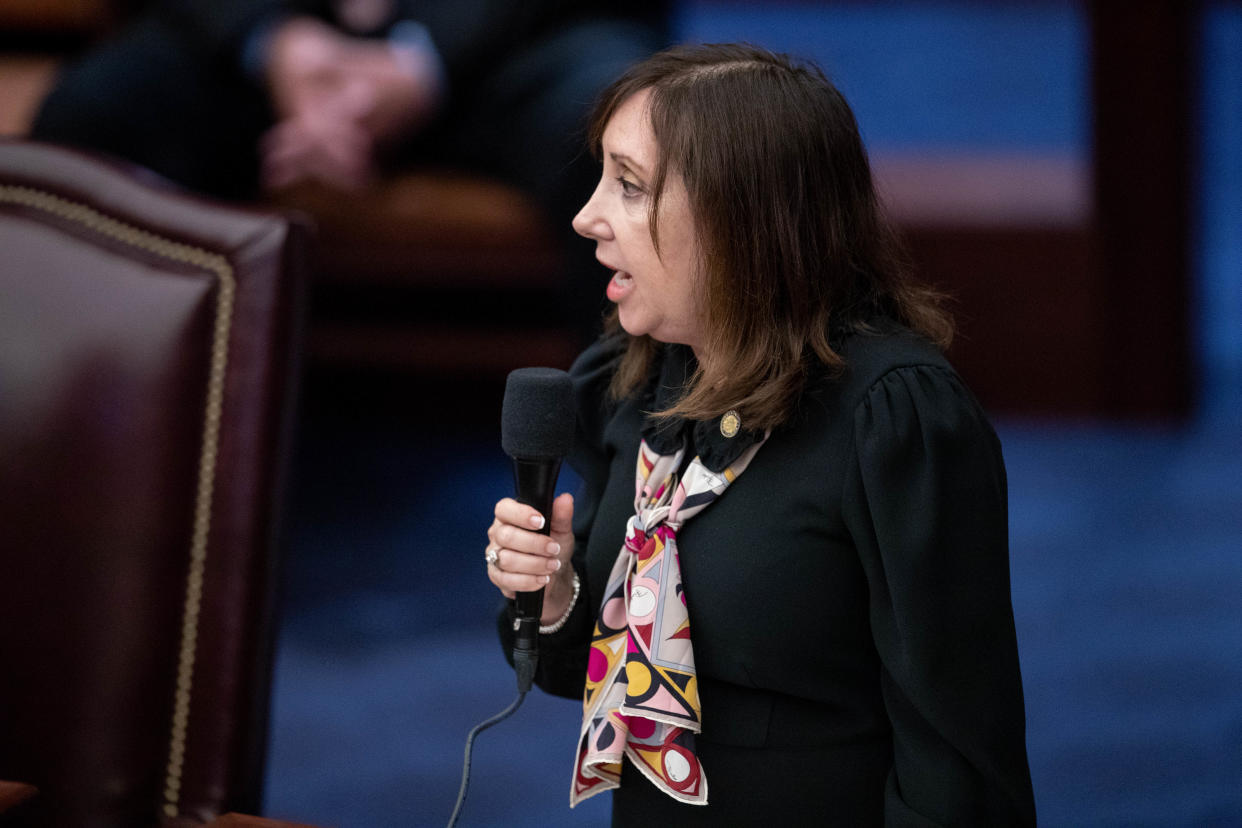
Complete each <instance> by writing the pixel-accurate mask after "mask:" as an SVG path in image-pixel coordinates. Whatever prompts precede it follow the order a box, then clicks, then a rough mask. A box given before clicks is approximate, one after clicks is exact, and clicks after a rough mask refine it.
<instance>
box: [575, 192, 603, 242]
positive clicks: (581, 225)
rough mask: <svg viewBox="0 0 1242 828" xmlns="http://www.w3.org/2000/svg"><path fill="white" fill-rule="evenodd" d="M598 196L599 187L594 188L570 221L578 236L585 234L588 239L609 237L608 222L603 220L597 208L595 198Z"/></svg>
mask: <svg viewBox="0 0 1242 828" xmlns="http://www.w3.org/2000/svg"><path fill="white" fill-rule="evenodd" d="M598 196H599V188H598V187H596V188H595V192H593V193H591V197H590V198H589V199H587V203H586V204H583V205H582V209H581V210H579V211H578V215H576V216H574V220H573V222H572V224H573V228H574V232H575V233H577V234H578V235H579V236H585V237H586V238H588V239H596V240H600V239H607V238H610V237H611V232H610V231H609V229H608V223H607V222H606V221H604V218H603V216H602V215H600V211H599V210H598V209H597V203H596V202H597V198H598Z"/></svg>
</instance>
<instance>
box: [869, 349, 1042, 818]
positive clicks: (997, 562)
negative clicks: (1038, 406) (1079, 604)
mask: <svg viewBox="0 0 1242 828" xmlns="http://www.w3.org/2000/svg"><path fill="white" fill-rule="evenodd" d="M854 420H855V422H854V428H855V441H854V442H855V450H856V452H855V453H856V460H857V465H856V467H855V468H854V469H853V471H852V473H851V474H850V475H849V476H848V477H849V480H848V482H847V490H846V496H845V518H846V521H847V525H848V526H849V529H850V532H851V534H852V535H853V537H854V540H855V543H856V545H857V547H858V550H859V555H860V557H861V560H862V565H863V568H864V570H865V572H866V576H867V580H868V585H869V593H870V620H871V627H872V634H873V636H874V638H875V644H876V648H877V650H878V652H879V655H880V661H881V665H882V670H881V685H882V691H883V695H884V703H885V706H886V708H887V711H888V715H889V719H890V721H891V722H892V728H893V767H892V769H891V771H890V772H889V776H888V781H887V784H886V788H885V824H886V825H889V826H929V825H981V826H983V825H986V826H1008V825H1033V824H1034V823H1035V804H1034V797H1033V794H1032V791H1031V782H1030V770H1029V768H1028V765H1027V758H1026V740H1025V731H1026V724H1025V711H1024V707H1023V699H1022V679H1021V676H1020V674H1019V667H1018V653H1017V640H1016V635H1015V632H1014V622H1013V608H1012V603H1011V600H1010V591H1009V546H1008V516H1007V499H1006V498H1007V495H1006V479H1005V467H1004V461H1003V460H1002V457H1001V449H1000V442H999V440H998V439H997V437H996V434H995V432H994V431H993V430H992V428H991V426H990V425H989V424H988V422H987V420H986V418H985V417H984V415H983V412H982V411H981V410H980V407H979V405H978V404H977V403H976V402H975V400H974V398H973V396H971V394H970V392H969V391H967V390H966V388H965V387H964V386H963V385H962V384H961V381H960V380H959V379H958V377H957V376H956V374H954V373H953V372H952V371H951V370H950V369H947V368H943V367H935V366H918V367H908V368H899V369H896V370H893V371H890V372H889V373H887V374H885V375H884V376H883V377H881V378H880V379H879V380H878V381H877V382H876V383H875V384H874V385H873V386H871V388H870V389H869V390H868V392H867V393H866V395H865V396H864V398H863V399H862V401H861V402H860V403H859V404H858V406H857V408H856V410H855V417H854Z"/></svg>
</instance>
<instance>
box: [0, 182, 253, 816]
mask: <svg viewBox="0 0 1242 828" xmlns="http://www.w3.org/2000/svg"><path fill="white" fill-rule="evenodd" d="M0 202H7V203H9V204H16V205H19V206H23V207H27V208H30V209H33V210H39V211H41V212H44V213H48V214H50V215H53V216H57V217H59V218H61V219H64V220H67V221H71V222H74V223H75V224H79V225H81V226H83V227H85V228H86V229H88V230H91V231H93V232H95V233H98V234H100V235H102V236H106V237H108V238H110V239H113V240H115V241H119V242H121V243H122V244H126V245H128V246H130V247H134V248H137V249H139V250H144V251H147V252H149V253H154V254H155V255H157V256H161V257H163V258H165V259H170V260H172V261H175V262H181V263H184V264H189V265H192V266H194V267H199V268H202V269H203V270H206V271H208V272H209V273H212V274H214V275H215V276H216V278H217V279H218V280H219V286H220V290H219V294H218V296H217V299H216V319H215V326H214V329H213V331H212V345H211V365H210V370H209V373H208V378H207V409H206V413H205V417H204V422H203V442H202V451H201V454H200V457H199V466H198V485H197V489H196V493H195V499H194V529H193V534H192V537H191V540H190V568H189V573H188V575H187V577H186V585H185V603H184V606H183V613H182V622H181V646H180V652H179V655H178V660H177V689H176V693H175V695H174V704H173V718H172V735H171V738H170V740H169V748H168V766H167V768H166V770H165V777H164V814H165V815H166V816H169V817H176V816H178V815H179V814H180V809H179V807H178V804H179V801H180V795H181V776H182V771H183V768H184V764H185V744H186V731H187V729H188V727H189V720H190V697H191V693H192V690H193V680H194V655H195V650H196V646H197V642H198V621H199V613H200V610H201V606H202V597H203V572H204V570H205V569H206V564H207V533H208V530H209V529H210V528H211V501H212V494H213V491H214V487H215V473H216V454H217V449H218V446H219V440H220V414H221V410H222V409H223V406H224V371H225V368H226V367H227V365H228V348H229V331H230V326H231V325H232V317H233V293H234V289H235V287H236V281H235V279H234V276H233V266H232V265H231V264H229V261H228V259H227V258H225V257H224V256H222V255H220V254H218V253H212V252H210V251H207V250H204V249H202V248H198V247H193V246H191V245H188V244H182V243H180V242H176V241H172V240H171V239H166V238H163V237H161V236H157V235H155V234H154V233H150V232H148V231H146V230H140V229H139V228H137V227H134V226H132V225H129V224H125V223H124V222H122V221H118V220H116V219H114V218H111V217H109V216H107V215H104V214H103V213H100V212H99V211H97V210H94V209H92V208H90V207H88V206H86V205H85V204H79V203H77V202H73V201H69V200H67V199H64V198H61V197H60V196H56V195H53V194H51V193H47V192H43V191H41V190H36V189H34V188H31V187H23V186H14V185H0Z"/></svg>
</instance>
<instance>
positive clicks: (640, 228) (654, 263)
mask: <svg viewBox="0 0 1242 828" xmlns="http://www.w3.org/2000/svg"><path fill="white" fill-rule="evenodd" d="M649 96H650V93H649V92H648V91H647V90H643V91H641V92H638V93H636V94H634V95H633V96H631V97H630V98H629V99H627V100H626V101H625V102H624V103H623V104H621V106H619V107H618V108H617V111H616V112H615V113H613V116H612V119H611V120H609V121H608V125H607V127H605V129H604V136H603V140H602V150H603V159H604V172H603V176H602V177H601V178H600V180H599V185H598V186H597V187H596V188H595V192H594V193H593V194H592V195H591V198H590V200H589V201H587V203H586V205H584V206H583V208H582V210H581V211H579V213H578V215H577V216H575V217H574V222H573V225H574V230H576V231H577V232H578V233H579V234H580V235H583V236H586V237H587V238H588V239H594V240H595V258H597V259H599V261H600V264H602V265H604V267H606V268H608V269H609V270H610V271H612V274H613V275H612V279H611V281H609V283H608V291H607V293H608V299H609V300H610V301H612V302H615V303H616V305H617V310H618V313H619V314H620V318H621V327H623V328H625V330H626V331H627V332H629V333H630V334H632V335H634V336H641V335H642V334H648V335H650V336H651V337H652V338H653V339H657V340H659V341H661V342H676V343H681V344H684V345H689V346H691V347H692V348H694V349H695V352H696V353H698V352H699V348H700V346H701V345H702V344H703V336H702V330H701V328H702V323H701V317H702V311H701V304H700V301H699V296H700V281H701V280H700V276H699V264H698V263H699V247H698V236H697V234H696V233H695V229H694V220H693V217H692V216H691V215H690V204H689V201H688V199H687V196H686V188H685V184H684V182H683V181H682V177H681V175H680V173H677V172H676V171H675V170H671V169H670V170H669V172H668V175H667V177H666V179H665V184H664V193H663V195H662V197H661V199H660V211H659V223H658V228H659V237H660V250H661V254H662V255H658V254H657V253H656V249H655V244H654V242H653V240H652V238H651V226H650V224H649V222H648V210H649V209H650V184H651V180H652V179H651V177H652V175H654V173H655V167H656V161H657V159H658V155H659V147H657V146H656V140H655V135H654V134H653V133H652V131H651V120H650V118H649V117H648V114H647V99H648V97H649Z"/></svg>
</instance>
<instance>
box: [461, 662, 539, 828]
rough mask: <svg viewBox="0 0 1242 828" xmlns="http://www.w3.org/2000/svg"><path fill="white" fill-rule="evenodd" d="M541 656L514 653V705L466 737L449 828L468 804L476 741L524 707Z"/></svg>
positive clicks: (485, 721)
mask: <svg viewBox="0 0 1242 828" xmlns="http://www.w3.org/2000/svg"><path fill="white" fill-rule="evenodd" d="M538 660H539V656H538V654H537V653H532V652H530V651H525V652H523V651H520V650H519V651H518V652H515V653H514V666H515V667H516V668H517V683H518V694H517V698H516V699H514V700H513V703H512V704H510V705H509V706H508V707H506V708H505V709H504V710H502V711H500V712H499V713H497V714H496V715H495V716H492V717H491V718H490V719H484V720H483V721H481V722H479V723H478V724H477V725H475V726H474V728H473V729H471V731H470V733H469V734H467V735H466V758H465V761H464V762H463V763H462V767H461V788H460V789H458V791H457V804H456V805H454V806H453V815H452V816H451V817H449V821H448V828H454V826H456V825H457V820H458V818H459V817H460V816H461V809H462V807H463V806H464V805H465V804H466V789H467V788H469V787H470V752H471V751H472V750H473V749H474V739H475V737H476V736H478V735H479V734H480V733H482V732H483V731H485V730H487V729H488V728H489V727H491V726H492V725H494V724H499V723H500V722H503V721H504V720H505V719H507V718H509V717H510V716H512V715H513V714H514V713H516V712H517V709H518V708H519V707H521V706H522V701H523V700H524V699H525V698H526V694H527V693H528V692H530V686H531V683H532V679H533V678H534V675H535V667H536V666H537V664H538Z"/></svg>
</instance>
